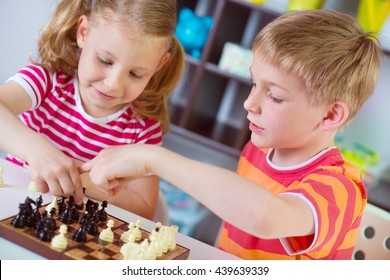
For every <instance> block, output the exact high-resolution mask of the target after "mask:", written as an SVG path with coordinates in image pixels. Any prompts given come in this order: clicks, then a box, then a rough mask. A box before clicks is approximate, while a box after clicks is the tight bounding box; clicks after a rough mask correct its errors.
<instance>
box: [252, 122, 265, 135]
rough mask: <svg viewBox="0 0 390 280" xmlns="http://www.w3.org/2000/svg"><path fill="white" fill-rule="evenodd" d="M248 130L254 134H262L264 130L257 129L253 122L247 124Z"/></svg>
mask: <svg viewBox="0 0 390 280" xmlns="http://www.w3.org/2000/svg"><path fill="white" fill-rule="evenodd" d="M249 130H250V131H252V132H255V133H259V132H263V131H264V128H261V127H258V126H257V125H255V124H254V123H253V122H250V123H249Z"/></svg>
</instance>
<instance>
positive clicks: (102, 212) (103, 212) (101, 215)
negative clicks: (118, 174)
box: [98, 200, 108, 222]
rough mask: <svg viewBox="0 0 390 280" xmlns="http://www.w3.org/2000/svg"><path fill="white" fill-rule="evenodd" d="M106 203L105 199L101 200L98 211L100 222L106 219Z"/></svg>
mask: <svg viewBox="0 0 390 280" xmlns="http://www.w3.org/2000/svg"><path fill="white" fill-rule="evenodd" d="M107 204H108V203H107V201H106V200H103V202H102V208H101V209H100V210H99V211H98V217H99V221H101V222H105V221H107V212H106V210H105V209H106V207H107Z"/></svg>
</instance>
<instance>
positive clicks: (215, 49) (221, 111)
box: [169, 0, 279, 155]
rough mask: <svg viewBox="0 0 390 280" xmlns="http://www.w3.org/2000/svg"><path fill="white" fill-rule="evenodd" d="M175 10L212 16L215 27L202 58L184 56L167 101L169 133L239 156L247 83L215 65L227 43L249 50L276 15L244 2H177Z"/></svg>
mask: <svg viewBox="0 0 390 280" xmlns="http://www.w3.org/2000/svg"><path fill="white" fill-rule="evenodd" d="M178 7H179V9H181V8H183V7H187V8H189V9H191V10H193V11H195V13H196V14H197V15H199V16H211V17H212V18H213V27H212V29H211V30H210V32H209V35H208V40H207V42H206V45H205V46H204V47H203V50H202V57H201V58H200V59H195V58H193V57H191V56H190V55H188V54H187V55H186V66H185V70H184V73H183V76H182V79H181V81H180V83H179V85H178V86H177V87H176V89H175V91H174V92H173V94H172V96H171V97H170V102H169V106H170V117H171V123H172V127H171V130H175V131H176V132H177V131H178V130H179V131H181V133H183V134H186V135H187V137H189V138H190V139H196V141H198V142H199V143H202V144H203V145H207V146H208V147H213V148H215V149H219V150H221V151H224V152H226V153H229V154H234V155H239V153H240V150H241V149H242V148H243V147H244V145H245V144H246V142H247V141H248V140H249V136H250V133H249V129H248V123H247V119H246V116H247V112H246V111H245V109H244V108H243V103H244V101H245V99H246V98H247V96H248V94H249V92H250V90H251V88H250V83H251V79H250V78H245V77H242V76H239V75H236V74H233V73H230V72H227V71H223V70H221V69H219V68H218V63H219V60H220V58H221V55H222V51H223V49H224V46H225V44H226V43H227V42H230V43H235V44H238V45H241V46H242V47H244V48H246V49H248V48H249V49H250V48H251V47H252V42H253V40H254V38H255V36H256V35H257V33H258V31H259V30H261V28H263V27H264V26H265V25H266V24H267V23H269V22H270V21H271V20H273V19H275V18H276V17H277V16H279V13H278V12H276V11H273V10H271V9H269V8H266V7H263V6H262V5H258V4H254V3H251V2H248V1H243V0H186V1H184V0H183V1H180V0H179V1H178Z"/></svg>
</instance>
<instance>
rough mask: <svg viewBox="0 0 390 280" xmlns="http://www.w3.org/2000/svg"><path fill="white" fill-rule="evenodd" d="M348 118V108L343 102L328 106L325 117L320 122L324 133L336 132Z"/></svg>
mask: <svg viewBox="0 0 390 280" xmlns="http://www.w3.org/2000/svg"><path fill="white" fill-rule="evenodd" d="M348 116H349V108H348V106H347V104H346V103H344V102H335V103H333V104H331V105H330V106H329V110H328V112H327V114H326V116H325V117H324V118H323V119H322V121H321V124H320V126H321V128H322V129H323V130H324V131H329V130H336V129H338V128H339V127H341V126H342V125H343V124H344V123H345V122H346V120H347V119H348Z"/></svg>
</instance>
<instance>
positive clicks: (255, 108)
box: [244, 92, 261, 114]
mask: <svg viewBox="0 0 390 280" xmlns="http://www.w3.org/2000/svg"><path fill="white" fill-rule="evenodd" d="M244 108H245V110H247V111H248V112H252V113H255V114H260V113H261V105H260V100H259V98H256V97H255V94H254V93H253V92H251V93H250V94H249V95H248V98H247V99H246V100H245V101H244Z"/></svg>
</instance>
